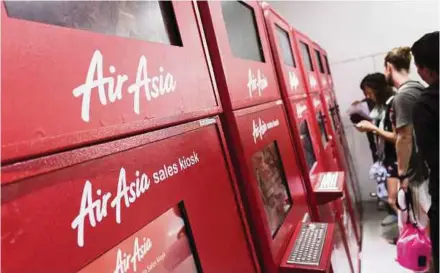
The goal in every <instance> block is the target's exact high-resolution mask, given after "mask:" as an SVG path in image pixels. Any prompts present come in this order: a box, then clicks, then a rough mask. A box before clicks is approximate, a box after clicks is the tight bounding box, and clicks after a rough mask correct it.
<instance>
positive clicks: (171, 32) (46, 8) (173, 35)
mask: <svg viewBox="0 0 440 273" xmlns="http://www.w3.org/2000/svg"><path fill="white" fill-rule="evenodd" d="M5 5H6V11H7V14H8V16H10V17H13V18H17V19H23V20H29V21H34V22H39V23H45V24H51V25H56V26H60V27H67V28H76V29H81V30H86V31H93V32H98V33H102V34H107V35H116V36H120V37H125V38H133V39H139V40H145V41H149V42H158V43H164V44H169V45H176V46H182V40H181V37H180V33H179V29H178V27H177V22H176V17H175V14H174V10H173V4H172V2H170V1H6V2H5Z"/></svg>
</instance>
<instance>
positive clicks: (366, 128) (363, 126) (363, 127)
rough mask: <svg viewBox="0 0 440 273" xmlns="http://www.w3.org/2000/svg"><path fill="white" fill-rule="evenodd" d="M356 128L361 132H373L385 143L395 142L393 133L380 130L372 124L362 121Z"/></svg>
mask: <svg viewBox="0 0 440 273" xmlns="http://www.w3.org/2000/svg"><path fill="white" fill-rule="evenodd" d="M356 128H358V129H359V131H361V132H374V133H375V134H377V135H378V136H380V137H382V138H383V139H385V140H386V141H389V142H392V143H394V142H395V141H396V134H395V133H394V132H388V131H385V130H383V129H380V128H379V127H377V126H376V125H374V124H373V123H371V122H369V121H366V120H363V121H361V122H359V123H358V124H356Z"/></svg>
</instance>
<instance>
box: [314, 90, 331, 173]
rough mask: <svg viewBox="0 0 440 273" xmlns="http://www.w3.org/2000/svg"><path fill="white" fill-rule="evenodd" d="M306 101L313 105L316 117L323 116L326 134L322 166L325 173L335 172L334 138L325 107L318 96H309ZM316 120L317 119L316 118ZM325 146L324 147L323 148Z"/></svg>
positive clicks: (320, 137)
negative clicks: (324, 168)
mask: <svg viewBox="0 0 440 273" xmlns="http://www.w3.org/2000/svg"><path fill="white" fill-rule="evenodd" d="M308 99H309V100H310V101H311V104H312V105H313V108H312V112H313V113H314V115H315V116H316V117H317V116H318V115H319V114H320V113H321V114H322V115H323V119H324V126H325V130H326V133H327V143H326V144H324V143H322V145H323V155H322V158H323V160H324V162H325V163H324V165H325V166H326V170H327V171H336V170H337V162H336V156H337V154H336V153H337V151H336V147H335V143H334V142H335V138H334V134H333V129H332V128H331V124H330V122H331V121H330V120H329V118H330V117H329V116H328V111H326V110H327V109H326V108H325V105H324V104H323V101H322V99H321V95H320V94H309V96H308ZM316 120H317V118H316ZM318 130H319V131H318V132H317V133H319V140H320V141H321V142H322V136H321V131H320V129H318ZM324 145H325V146H324Z"/></svg>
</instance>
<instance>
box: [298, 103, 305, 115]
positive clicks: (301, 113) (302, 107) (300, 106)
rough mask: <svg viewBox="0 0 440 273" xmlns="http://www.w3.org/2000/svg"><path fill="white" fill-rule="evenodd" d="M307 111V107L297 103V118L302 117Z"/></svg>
mask: <svg viewBox="0 0 440 273" xmlns="http://www.w3.org/2000/svg"><path fill="white" fill-rule="evenodd" d="M306 110H307V106H305V105H304V104H302V103H298V104H297V105H296V114H297V115H298V117H299V118H301V117H302V116H303V113H304V112H305V111H306Z"/></svg>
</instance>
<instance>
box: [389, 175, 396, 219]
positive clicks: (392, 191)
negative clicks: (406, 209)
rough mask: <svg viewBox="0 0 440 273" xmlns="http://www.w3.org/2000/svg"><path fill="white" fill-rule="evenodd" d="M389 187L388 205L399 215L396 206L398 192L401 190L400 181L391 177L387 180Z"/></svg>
mask: <svg viewBox="0 0 440 273" xmlns="http://www.w3.org/2000/svg"><path fill="white" fill-rule="evenodd" d="M387 187H388V204H389V206H390V207H391V209H392V210H393V211H394V213H395V214H396V215H397V212H398V209H397V206H396V202H397V191H398V189H399V179H397V178H395V177H389V178H388V179H387Z"/></svg>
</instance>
